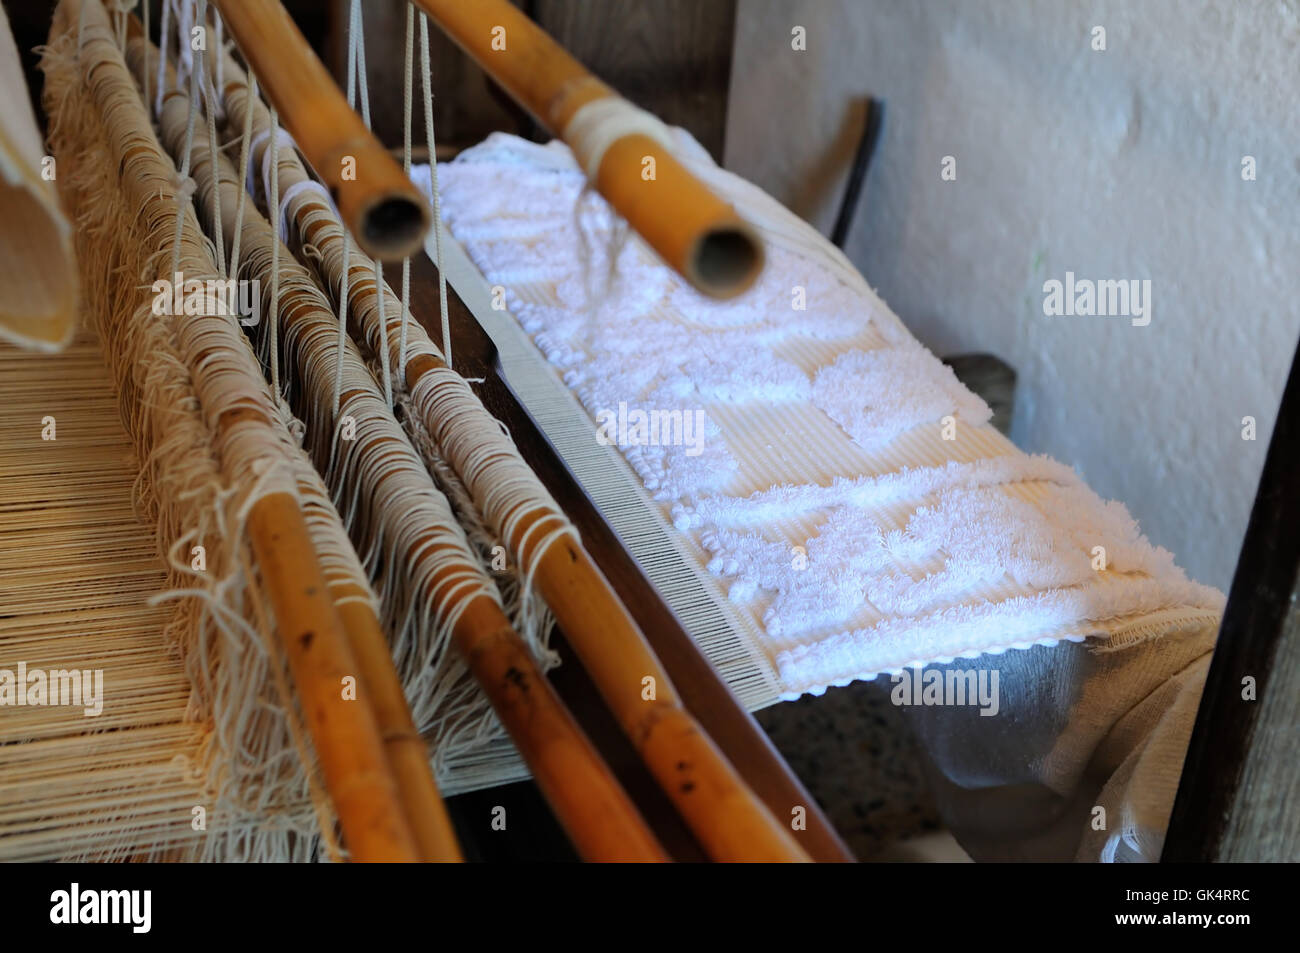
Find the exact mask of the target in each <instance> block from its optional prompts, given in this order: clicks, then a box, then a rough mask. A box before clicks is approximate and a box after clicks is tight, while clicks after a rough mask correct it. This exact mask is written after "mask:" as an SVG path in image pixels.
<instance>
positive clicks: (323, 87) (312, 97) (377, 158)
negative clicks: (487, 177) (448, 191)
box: [213, 0, 430, 261]
mask: <svg viewBox="0 0 1300 953" xmlns="http://www.w3.org/2000/svg"><path fill="white" fill-rule="evenodd" d="M213 2H214V3H215V4H216V6H217V9H218V10H219V11H220V12H221V16H222V19H223V20H224V22H225V24H226V26H227V27H228V28H229V29H230V32H231V34H232V35H233V36H234V38H235V42H236V43H237V44H238V45H239V50H240V52H241V53H243V54H244V58H245V59H246V60H247V61H248V63H249V64H250V65H251V66H252V68H253V71H254V72H255V73H256V74H257V80H258V82H259V83H260V84H261V86H262V88H263V89H264V90H265V91H266V95H267V97H268V98H269V99H270V100H271V102H272V103H274V104H275V108H276V111H277V112H278V113H279V116H280V119H281V121H282V122H283V123H284V125H285V127H286V128H287V129H288V130H289V133H290V135H292V136H293V138H294V141H295V142H296V143H297V144H298V147H299V148H300V149H302V151H303V154H304V155H305V156H306V157H307V161H308V162H310V163H311V165H312V168H313V169H315V170H316V173H317V174H318V175H319V176H320V177H321V179H322V180H323V181H324V182H325V184H326V185H327V186H329V189H330V192H331V194H332V195H333V196H334V201H335V203H336V204H337V205H338V209H339V214H340V215H341V216H342V217H343V221H344V222H345V223H346V224H347V227H348V230H349V231H351V232H352V235H353V237H354V238H356V240H357V243H358V244H359V245H360V246H361V247H362V248H363V249H365V251H366V253H367V254H369V255H371V256H372V257H375V258H378V259H380V260H381V261H398V260H400V259H402V258H407V257H409V256H410V255H412V254H414V253H415V252H417V251H419V250H420V248H421V247H422V243H423V241H424V236H425V233H426V232H428V230H429V223H430V214H429V207H428V204H427V203H426V202H425V201H424V197H423V196H422V195H421V194H420V191H419V190H418V189H417V188H416V187H415V186H414V185H413V184H412V183H411V180H410V179H408V178H407V177H406V176H405V175H404V174H403V173H402V169H401V167H400V166H399V165H398V164H397V162H396V161H395V160H394V159H393V157H392V156H391V155H389V153H388V151H387V150H386V149H385V148H384V147H383V146H382V145H381V144H380V143H379V140H378V139H376V138H375V137H374V135H372V134H371V132H370V130H368V129H367V128H366V127H365V124H364V123H363V122H362V121H361V118H360V117H359V116H358V115H357V114H356V113H355V112H353V111H352V109H351V108H349V106H348V104H347V101H346V100H345V99H344V98H343V95H342V94H341V93H340V92H339V90H338V87H337V86H335V84H334V80H333V78H332V77H331V76H330V74H329V72H328V71H327V70H326V69H325V67H324V65H323V64H322V63H321V61H320V60H319V59H317V57H316V54H315V53H314V52H312V49H311V47H310V46H309V45H308V43H307V41H306V39H304V38H303V35H302V34H301V33H300V32H299V31H298V28H297V27H296V26H295V25H294V22H293V20H292V19H291V18H290V17H289V14H288V13H286V12H285V9H284V7H283V6H281V4H280V2H279V0H213Z"/></svg>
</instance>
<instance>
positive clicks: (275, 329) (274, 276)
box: [214, 107, 281, 400]
mask: <svg viewBox="0 0 1300 953" xmlns="http://www.w3.org/2000/svg"><path fill="white" fill-rule="evenodd" d="M271 128H272V129H274V130H275V131H276V134H275V135H272V136H271V147H270V149H269V150H268V151H267V156H268V157H269V158H270V162H271V181H270V183H269V185H270V188H269V189H267V201H266V207H267V208H268V209H271V210H272V214H274V210H275V209H278V208H279V207H280V136H279V134H278V133H279V130H280V118H279V116H278V115H277V113H276V111H275V107H271ZM214 171H215V170H214ZM267 319H268V320H269V322H270V326H269V327H268V329H267V330H268V331H269V332H270V341H271V344H270V362H271V393H273V394H275V396H276V399H277V400H278V399H279V398H280V394H281V390H280V243H279V241H276V242H275V243H273V244H272V246H271V308H270V313H269V314H268V315H267Z"/></svg>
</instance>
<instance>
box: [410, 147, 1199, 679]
mask: <svg viewBox="0 0 1300 953" xmlns="http://www.w3.org/2000/svg"><path fill="white" fill-rule="evenodd" d="M675 135H677V136H678V138H679V141H680V146H679V148H680V151H681V152H682V153H683V154H684V155H686V156H688V158H689V161H690V162H691V163H692V167H693V168H695V169H696V170H697V172H698V174H701V175H704V176H707V177H708V180H709V182H710V184H712V185H713V186H714V187H715V188H717V189H719V190H720V191H722V192H723V193H724V194H725V195H726V196H727V197H728V198H730V199H731V200H732V201H733V202H736V203H737V205H738V208H739V210H740V211H741V213H742V214H749V215H750V216H751V217H752V218H753V219H754V220H755V222H756V224H758V225H759V227H760V231H761V232H762V233H763V235H764V237H765V238H768V239H769V241H767V242H766V245H767V249H766V250H767V261H766V267H765V269H764V271H763V273H762V276H761V277H760V278H759V281H758V283H757V285H756V286H755V287H754V288H753V289H751V290H750V291H748V292H747V293H745V294H744V295H742V296H740V297H739V298H737V299H735V300H732V301H728V302H721V303H719V302H714V301H711V300H707V299H705V298H704V297H702V296H701V295H699V294H698V293H696V292H695V291H694V290H693V289H691V288H690V287H689V286H688V285H687V284H686V282H685V280H684V279H682V278H681V277H680V276H678V275H677V274H676V273H675V272H673V271H672V270H670V269H669V268H667V267H666V266H664V265H663V264H662V262H660V261H659V260H658V259H657V258H656V256H655V255H654V254H653V252H651V251H650V250H649V248H648V247H647V246H645V245H644V243H643V242H641V240H640V239H639V238H637V237H636V236H635V235H631V234H628V232H627V229H626V225H625V224H624V223H622V222H621V220H619V219H618V218H617V217H616V216H615V215H614V214H612V213H611V211H610V209H609V208H608V206H607V205H606V204H605V203H604V201H603V200H602V199H601V198H600V197H599V196H598V195H596V194H594V193H593V192H591V191H590V190H589V189H587V188H586V183H585V180H584V177H583V175H582V173H581V171H580V170H579V169H578V167H577V165H576V164H575V163H574V161H573V159H572V157H571V156H570V155H569V153H568V151H567V150H566V149H565V148H564V147H563V146H562V145H559V144H552V145H550V146H538V145H534V144H531V143H527V142H524V141H523V140H520V139H516V138H514V137H511V136H506V135H504V134H497V135H494V136H492V137H491V138H489V139H488V140H487V141H486V142H484V143H483V144H481V145H479V146H477V147H475V148H473V149H470V150H468V151H467V152H465V153H463V154H462V155H461V156H460V157H459V158H458V159H457V160H455V161H453V162H450V163H447V164H445V165H443V166H440V167H439V173H438V174H439V182H440V185H441V187H442V190H443V196H442V197H443V211H444V215H445V220H446V222H447V225H448V227H449V229H450V230H451V232H452V234H453V235H454V236H455V237H456V239H458V240H459V241H460V242H461V243H462V244H463V245H464V247H465V249H466V251H467V252H468V253H469V256H470V257H471V259H472V260H473V261H474V263H475V264H476V265H477V266H478V268H479V270H480V271H482V272H483V274H484V276H485V277H486V279H487V281H488V283H489V284H490V285H494V286H499V287H500V289H502V290H503V294H504V300H505V304H506V306H507V307H508V308H509V310H510V312H511V313H512V314H513V315H514V317H515V318H516V319H517V320H518V321H519V323H520V325H521V326H522V327H523V328H524V330H525V331H526V332H527V333H528V334H529V335H530V336H531V338H532V340H533V342H534V343H535V344H536V346H537V347H538V348H539V349H540V351H541V352H542V353H543V354H544V355H545V357H546V359H547V360H549V361H550V362H551V363H552V364H553V365H554V366H555V367H556V368H557V369H558V370H559V372H560V373H561V375H562V376H563V379H564V382H565V383H566V384H567V385H568V387H569V388H570V389H571V390H572V391H573V392H574V393H575V394H576V395H577V396H578V398H579V399H580V400H581V402H582V404H583V406H584V407H585V408H586V409H587V411H588V412H589V413H590V414H591V417H592V420H593V424H594V425H597V426H600V427H601V428H602V429H601V432H603V433H606V434H607V435H609V436H611V437H612V438H613V440H612V442H616V443H617V444H618V445H619V447H620V449H621V450H622V452H623V454H624V456H625V458H626V459H627V461H628V462H629V464H630V465H631V466H632V467H633V469H634V470H635V471H636V473H637V474H638V475H639V476H640V477H641V479H642V481H643V482H644V485H645V489H646V492H647V496H648V498H649V500H651V501H653V502H652V503H651V505H656V506H658V507H660V508H661V509H662V511H663V512H664V514H665V515H666V516H667V517H668V518H669V519H670V520H671V521H672V523H673V525H674V526H675V527H676V529H677V531H678V532H679V533H681V534H682V538H683V543H684V546H685V547H686V549H687V550H688V551H689V552H692V553H693V554H694V555H695V556H696V557H697V558H698V559H699V561H700V563H701V564H702V565H705V566H707V568H708V570H709V571H710V572H711V573H712V578H713V580H714V581H715V583H716V588H717V592H718V594H719V597H720V598H723V599H728V600H730V601H731V603H732V604H733V605H735V606H736V607H738V608H740V609H741V610H743V612H745V613H746V614H747V616H748V617H750V618H752V619H753V621H754V631H755V632H757V633H758V636H757V638H756V642H757V645H756V646H755V650H756V651H757V652H758V653H760V654H761V655H762V656H763V657H765V658H766V659H767V662H768V664H769V665H770V666H771V669H772V670H773V671H774V672H775V674H776V678H777V679H778V682H779V684H780V687H781V692H782V696H783V697H787V698H792V697H796V696H798V695H800V694H802V693H805V692H813V693H820V692H822V691H824V690H825V689H826V688H827V687H828V686H830V685H842V684H847V683H848V682H850V681H853V680H855V679H860V678H869V677H873V676H875V675H877V674H879V673H882V672H898V671H900V670H902V669H903V668H904V667H907V666H917V665H923V664H926V663H929V662H934V661H940V660H951V659H953V658H955V657H962V656H967V657H969V656H975V655H978V654H981V653H984V652H1001V651H1005V650H1006V649H1009V648H1021V649H1023V648H1029V647H1031V646H1033V645H1035V644H1053V643H1056V642H1059V641H1061V640H1065V639H1069V640H1071V641H1079V640H1082V639H1085V638H1088V637H1090V636H1097V637H1106V636H1115V635H1120V636H1125V637H1129V638H1139V637H1140V638H1147V637H1151V636H1153V635H1158V634H1159V632H1160V631H1162V629H1161V626H1163V625H1166V624H1169V625H1174V624H1185V623H1186V622H1187V621H1188V620H1195V619H1210V618H1213V617H1214V616H1215V615H1216V614H1217V613H1218V612H1219V611H1221V608H1222V595H1221V594H1220V593H1219V592H1217V591H1216V590H1213V589H1210V588H1208V587H1205V586H1200V585H1197V584H1196V583H1194V582H1191V581H1189V580H1188V579H1187V577H1186V576H1185V575H1184V574H1183V572H1182V571H1181V570H1180V569H1178V568H1177V567H1176V566H1175V565H1174V561H1173V557H1172V556H1171V555H1170V554H1169V553H1168V552H1166V551H1164V550H1162V549H1159V548H1157V547H1154V546H1152V545H1151V544H1150V543H1149V542H1148V541H1147V540H1146V539H1145V538H1144V537H1143V536H1142V535H1141V533H1140V531H1139V529H1138V527H1137V526H1136V524H1135V523H1134V522H1133V520H1132V519H1131V518H1130V517H1129V515H1128V513H1127V511H1126V510H1125V509H1124V507H1123V506H1122V505H1121V504H1119V503H1106V502H1103V501H1102V500H1101V499H1100V498H1099V497H1098V496H1096V494H1094V493H1093V492H1092V491H1091V490H1089V489H1088V488H1087V487H1086V486H1085V485H1084V484H1083V483H1082V482H1081V481H1080V479H1079V478H1078V477H1077V476H1076V475H1075V473H1074V472H1073V471H1072V470H1071V469H1070V468H1068V467H1065V466H1062V465H1060V464H1058V463H1056V462H1054V461H1052V460H1050V459H1048V458H1046V457H1041V456H1030V455H1027V454H1024V453H1021V452H1020V451H1019V450H1017V449H1016V448H1015V447H1014V446H1012V445H1011V444H1010V443H1009V442H1008V441H1007V440H1006V439H1005V438H1004V437H1002V436H1001V435H1000V434H998V433H997V432H996V431H995V430H994V429H993V428H992V427H991V426H989V425H988V418H989V409H988V407H987V406H986V405H985V404H984V402H983V401H982V400H980V399H979V398H978V397H976V396H975V395H973V394H971V393H970V392H969V391H968V390H967V389H966V388H965V387H963V386H962V385H961V384H960V383H959V382H958V381H957V379H956V377H955V376H954V375H953V374H952V372H951V370H949V369H948V368H947V367H946V366H945V365H943V364H942V363H940V362H939V361H938V360H937V359H936V358H935V357H934V356H933V355H931V354H930V353H929V352H928V351H927V350H925V348H924V347H922V346H921V345H920V344H919V343H918V342H917V341H916V340H915V339H914V338H912V337H911V335H910V334H908V333H907V332H906V331H905V330H904V329H902V326H901V324H900V323H899V322H898V319H897V318H896V317H895V316H894V315H893V314H892V313H891V312H890V311H889V309H888V308H887V307H886V306H885V305H884V303H883V302H881V301H880V299H879V298H878V297H877V296H876V295H875V294H874V293H873V292H872V291H871V289H870V288H869V287H867V286H866V284H865V282H863V281H862V280H861V278H860V276H857V275H856V273H852V269H851V268H850V269H848V270H847V272H846V271H845V270H844V269H843V268H842V267H841V266H840V265H839V264H836V261H837V260H836V259H835V258H834V256H835V254H837V253H835V252H834V250H833V249H832V248H831V247H830V246H829V244H828V243H826V242H824V241H823V240H821V239H820V238H819V237H817V236H816V235H815V234H812V233H811V232H810V230H808V229H806V227H805V226H801V224H800V223H798V222H797V221H796V220H793V216H789V214H788V213H785V212H784V210H780V209H776V210H774V208H773V206H774V203H771V201H770V199H768V198H767V197H766V196H762V195H761V193H758V190H755V189H753V188H752V186H749V185H748V184H746V183H744V182H743V181H742V180H739V179H737V178H736V177H734V176H731V175H730V174H729V173H726V172H724V171H722V170H720V169H717V168H716V167H715V166H712V164H711V163H708V162H707V160H706V159H705V158H703V157H702V155H701V152H702V150H700V149H699V147H698V145H697V144H695V143H694V142H693V141H692V140H690V139H689V137H687V136H686V135H685V134H684V133H681V132H680V130H678V131H675ZM421 171H422V170H417V178H418V177H419V173H420V172H421ZM424 174H426V175H427V172H424ZM838 261H842V259H838ZM637 411H639V412H641V415H640V419H641V425H640V426H638V425H637V422H636V419H635V412H637ZM701 411H702V412H703V419H704V426H703V428H701V429H699V430H698V432H696V433H687V434H686V436H688V437H691V438H692V439H690V440H685V439H681V438H682V437H683V432H682V429H681V427H680V426H676V427H664V426H656V425H655V424H654V423H653V421H654V418H655V417H656V416H658V417H659V418H660V419H661V421H662V419H663V418H665V417H667V416H668V415H675V416H674V418H673V419H674V420H676V419H678V418H686V417H690V416H691V415H694V414H696V413H698V412H701ZM647 418H648V419H650V420H651V421H652V423H651V425H649V426H645V420H646V419H647ZM1153 614H1158V617H1159V619H1160V620H1162V621H1161V623H1160V625H1155V624H1154V623H1153V622H1152V621H1151V620H1152V619H1153V618H1155V615H1153ZM1138 633H1140V635H1138Z"/></svg>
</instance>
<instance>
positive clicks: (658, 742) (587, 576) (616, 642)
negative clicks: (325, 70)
mask: <svg viewBox="0 0 1300 953" xmlns="http://www.w3.org/2000/svg"><path fill="white" fill-rule="evenodd" d="M439 366H440V362H439V361H438V360H437V359H436V358H432V357H429V356H427V355H422V356H419V357H416V358H414V359H412V361H411V362H410V363H409V364H408V365H407V384H408V386H410V387H414V386H415V384H416V383H417V382H418V381H419V379H420V378H421V377H422V376H423V375H424V374H426V373H428V372H429V371H430V370H433V369H436V368H437V367H439ZM483 416H484V417H485V418H487V420H491V419H492V418H491V416H490V415H489V414H488V413H487V412H486V411H483ZM425 423H426V425H427V426H428V427H429V430H430V433H433V434H435V435H436V434H437V433H438V430H439V427H438V423H437V421H425ZM451 463H452V465H453V466H456V467H457V468H458V469H459V467H460V466H461V463H462V461H457V460H452V461H451ZM553 519H554V511H553V510H551V509H550V508H547V507H539V508H537V509H536V510H534V511H533V512H532V513H531V514H529V515H527V516H524V517H523V518H522V519H521V520H520V524H519V527H518V528H517V529H516V531H515V535H516V536H517V537H518V538H527V535H528V530H529V527H531V526H532V525H533V524H535V523H538V522H540V521H543V520H553ZM500 529H501V528H500V527H497V530H498V531H500ZM530 556H531V551H527V552H525V553H524V554H523V556H522V557H521V563H525V564H526V563H527V562H528V561H529V558H530ZM534 580H535V583H536V585H537V588H538V591H539V592H540V593H541V595H542V598H543V599H544V600H545V601H546V604H547V605H548V606H550V607H551V611H552V612H553V613H555V620H556V622H557V624H558V625H559V626H560V629H561V630H562V631H563V632H564V635H565V638H567V639H568V641H569V644H570V645H571V646H572V647H573V650H574V651H575V652H576V653H577V655H578V658H579V660H580V661H581V662H582V665H583V667H584V668H585V669H587V671H588V673H589V674H590V675H591V679H592V681H593V682H594V683H595V685H596V687H597V689H599V691H600V694H601V697H602V698H603V699H604V700H605V703H606V704H607V705H608V706H609V708H610V710H611V711H612V712H613V714H614V716H615V718H616V719H617V720H618V722H619V725H620V726H621V727H622V729H623V732H624V734H626V735H627V737H628V738H629V740H630V741H631V742H632V744H633V746H634V747H635V748H636V749H637V751H638V752H639V753H640V755H641V758H642V760H643V761H644V762H645V764H646V767H647V768H649V770H650V773H651V774H652V775H653V776H654V778H655V780H656V781H657V782H658V784H659V786H660V788H661V789H662V790H663V791H664V793H665V794H667V795H668V797H669V799H670V800H671V801H672V802H673V804H674V806H675V807H676V808H677V810H678V811H679V813H680V814H681V815H682V818H683V820H685V821H686V823H687V825H688V826H689V827H690V828H691V830H692V832H693V833H694V834H695V836H696V838H697V839H698V840H699V841H700V843H701V844H702V845H703V846H704V849H705V851H706V852H707V853H708V854H709V856H710V857H712V858H713V859H714V860H722V861H747V862H783V861H807V860H809V857H808V855H807V853H806V852H805V851H804V850H803V848H802V847H800V846H799V844H798V843H797V842H796V841H795V839H794V836H793V834H792V833H791V832H790V831H789V830H787V829H786V828H785V827H784V826H783V825H782V824H781V823H780V822H779V821H777V819H775V818H774V817H773V816H772V815H771V814H770V813H769V812H768V810H767V808H766V806H765V805H764V804H763V803H762V801H760V800H759V798H758V797H757V795H755V794H754V792H753V791H752V790H751V789H750V788H749V786H748V785H747V784H746V783H745V781H744V780H743V779H742V778H741V777H740V775H739V774H738V773H737V772H736V769H735V768H734V767H732V765H731V764H730V763H729V762H728V761H727V759H726V757H725V756H724V755H723V754H722V752H721V751H719V750H718V748H717V746H716V745H714V744H713V742H712V741H711V740H710V739H709V737H708V735H707V734H706V733H705V731H704V729H703V728H702V727H701V726H700V725H699V723H698V722H697V721H696V720H695V718H694V717H693V716H692V715H691V714H690V713H689V712H688V711H687V710H686V708H685V706H684V705H683V704H682V701H681V699H680V697H679V696H678V694H677V691H676V689H675V688H674V687H673V684H672V681H671V679H670V678H669V677H668V672H667V670H666V669H665V668H664V667H663V663H661V662H660V661H659V658H658V657H657V656H656V655H655V652H654V650H653V649H652V648H651V647H650V644H649V643H648V642H647V641H646V639H645V635H644V634H643V633H642V632H641V629H640V627H639V626H637V624H636V621H635V620H634V619H633V618H632V616H631V614H630V613H629V612H628V611H627V608H626V607H625V606H624V605H623V603H622V602H621V601H620V600H619V598H618V596H617V595H616V594H615V593H614V590H613V589H612V588H611V587H610V585H609V583H608V581H606V579H605V577H604V575H603V574H602V573H601V571H600V569H599V568H597V566H596V564H595V562H594V561H593V560H592V558H591V556H590V554H588V553H587V551H586V550H585V549H584V548H583V546H582V544H581V542H579V541H578V540H576V539H573V538H565V539H561V540H559V541H557V542H555V543H553V544H552V545H551V546H550V548H549V549H547V551H546V552H545V554H544V555H543V556H542V558H541V560H540V561H539V562H538V564H537V570H536V574H535V576H534ZM647 680H649V681H647Z"/></svg>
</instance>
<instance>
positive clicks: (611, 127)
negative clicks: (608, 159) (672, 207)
mask: <svg viewBox="0 0 1300 953" xmlns="http://www.w3.org/2000/svg"><path fill="white" fill-rule="evenodd" d="M631 135H643V136H649V137H650V138H651V139H653V140H654V141H655V142H656V143H657V144H658V145H660V146H662V147H663V149H664V151H666V152H671V151H672V148H673V137H672V132H671V131H670V130H669V129H668V126H667V125H665V124H664V122H663V120H661V119H659V118H658V117H656V116H653V115H651V114H650V113H648V112H646V111H645V110H644V109H641V108H640V107H639V106H634V105H632V104H631V103H630V102H628V101H627V100H626V99H623V98H622V97H621V96H605V97H602V98H600V99H593V100H592V101H591V102H589V103H587V104H586V105H585V106H582V107H581V108H579V110H578V111H577V112H576V113H574V114H573V118H572V119H570V120H569V122H568V125H566V126H565V127H564V132H563V134H562V138H563V139H564V141H565V142H567V143H568V144H569V148H571V149H572V150H573V155H574V158H575V159H577V160H578V165H579V166H580V167H581V168H582V170H583V171H584V172H586V174H587V179H588V180H589V181H591V182H595V181H596V176H597V174H598V173H599V172H600V163H601V162H602V161H603V160H604V158H605V153H606V152H607V151H608V150H609V147H610V146H612V145H613V144H614V143H615V142H617V141H618V140H619V139H622V138H623V137H624V136H631ZM431 161H432V160H431Z"/></svg>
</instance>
